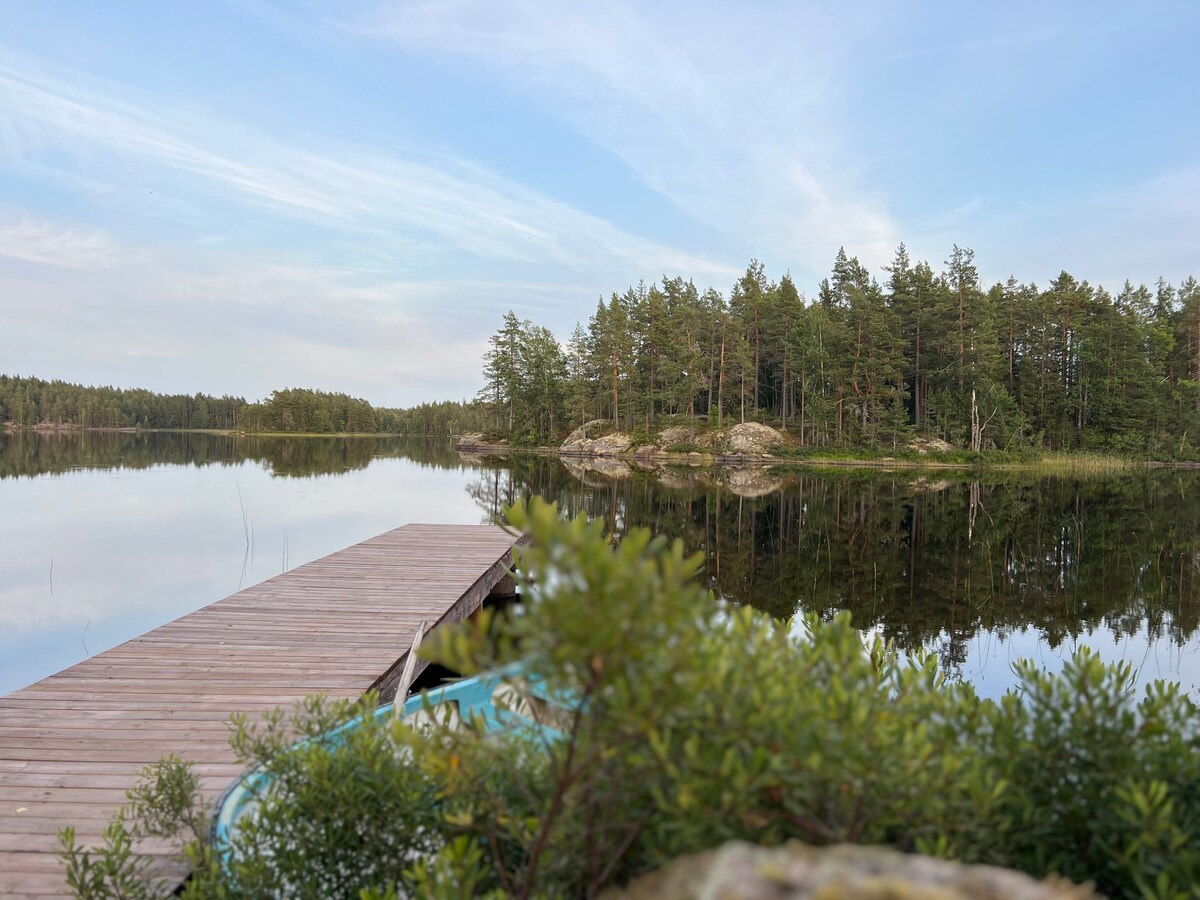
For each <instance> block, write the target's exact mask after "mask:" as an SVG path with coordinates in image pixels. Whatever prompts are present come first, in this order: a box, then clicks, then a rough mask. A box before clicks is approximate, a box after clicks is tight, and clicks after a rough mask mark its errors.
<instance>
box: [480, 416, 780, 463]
mask: <svg viewBox="0 0 1200 900" xmlns="http://www.w3.org/2000/svg"><path fill="white" fill-rule="evenodd" d="M786 445H787V438H786V436H785V435H784V434H783V433H782V432H780V431H778V430H777V429H775V428H772V427H770V426H769V425H761V424H759V423H758V422H742V423H739V424H737V425H734V426H732V427H730V428H723V429H708V428H701V427H699V426H695V425H673V426H671V427H669V428H664V429H663V430H662V431H660V432H658V434H657V435H656V436H655V438H654V440H653V441H652V442H649V443H641V444H639V443H638V442H637V440H636V438H635V437H634V436H633V435H631V434H629V433H627V432H623V431H614V430H612V423H611V422H609V421H608V420H607V419H596V420H594V421H591V422H587V423H585V424H584V425H582V426H581V427H579V428H576V429H575V430H574V431H572V432H571V433H570V434H569V435H567V439H566V440H565V441H563V442H562V444H561V445H560V446H558V447H552V448H543V452H549V453H555V454H557V455H558V456H561V457H564V458H565V459H571V458H575V459H590V460H620V459H630V460H636V461H639V462H652V461H662V462H670V463H672V464H675V465H680V464H683V465H696V466H708V465H714V464H716V463H732V464H740V465H748V464H753V463H761V462H766V463H769V462H771V461H773V460H775V459H776V457H775V455H774V453H773V451H777V450H779V449H781V448H783V447H785V446H786ZM456 446H457V448H458V449H459V450H463V451H469V452H478V451H488V450H493V451H494V450H507V449H510V447H509V445H508V442H507V441H488V440H486V439H485V438H484V436H483V435H482V434H464V435H462V436H461V437H460V438H459V439H458V441H457V443H456Z"/></svg>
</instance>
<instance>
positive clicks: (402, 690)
mask: <svg viewBox="0 0 1200 900" xmlns="http://www.w3.org/2000/svg"><path fill="white" fill-rule="evenodd" d="M424 636H425V620H424V619H422V620H421V624H420V625H418V626H417V634H416V637H414V638H413V642H412V648H411V649H410V650H409V651H408V658H407V659H406V660H404V671H403V672H402V673H400V683H399V684H398V685H396V700H395V703H394V705H393V706H392V712H394V713H395V714H396V715H398V716H402V715H404V701H405V700H407V699H408V689H409V688H410V687H412V682H413V670H414V669H415V668H416V667H417V650H418V649H419V648H420V646H421V638H423V637H424Z"/></svg>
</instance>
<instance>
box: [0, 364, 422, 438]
mask: <svg viewBox="0 0 1200 900" xmlns="http://www.w3.org/2000/svg"><path fill="white" fill-rule="evenodd" d="M413 412H414V411H411V410H395V409H385V408H379V409H377V408H375V407H372V406H371V404H370V403H368V402H367V401H366V400H362V399H359V398H357V397H351V396H350V395H348V394H341V393H330V392H326V391H313V390H305V389H301V388H287V389H284V390H280V391H272V392H271V396H270V397H268V398H267V399H266V400H263V401H262V402H261V403H247V402H246V400H244V399H243V398H241V397H212V396H209V395H208V394H195V395H192V396H189V395H186V394H156V393H154V392H153V391H147V390H143V389H141V388H133V389H128V390H123V389H121V388H113V387H85V386H83V385H78V384H68V383H67V382H65V381H43V380H42V379H40V378H21V377H15V376H9V375H0V422H8V423H11V424H13V425H15V426H19V427H37V426H43V427H70V428H102V429H107V428H165V429H204V428H213V429H229V430H236V431H246V432H264V431H266V432H282V433H294V434H344V433H359V434H380V433H393V434H395V433H400V432H401V431H404V430H406V429H404V428H402V427H401V426H402V424H403V423H405V422H409V421H412V415H413Z"/></svg>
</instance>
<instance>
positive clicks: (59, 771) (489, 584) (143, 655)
mask: <svg viewBox="0 0 1200 900" xmlns="http://www.w3.org/2000/svg"><path fill="white" fill-rule="evenodd" d="M515 540H516V539H515V538H514V537H513V536H512V535H510V534H509V533H507V532H506V531H504V530H503V529H501V528H498V527H494V526H489V525H466V526H457V525H406V526H404V527H403V528H397V529H396V530H395V531H389V532H387V533H386V534H381V535H379V536H378V537H375V538H372V539H370V540H368V541H364V542H363V543H361V544H356V545H355V546H353V547H350V548H348V549H346V550H342V551H340V552H338V553H334V554H332V555H331V556H326V557H324V558H322V559H318V560H315V561H314V562H311V563H308V564H307V565H303V566H300V567H298V568H296V569H293V570H292V571H290V572H287V573H285V574H283V575H279V576H277V577H275V578H272V579H270V580H269V581H265V582H263V583H262V584H259V585H256V586H255V587H252V588H249V589H247V590H244V591H241V592H240V593H237V594H234V595H233V596H231V597H227V598H225V599H224V600H220V601H218V602H216V603H213V604H212V605H210V606H206V607H204V608H203V609H200V610H197V611H196V612H194V613H191V614H190V615H186V616H183V617H182V618H180V619H176V620H175V621H174V622H171V623H169V624H167V625H164V626H162V627H161V628H156V629H155V630H154V631H151V632H149V633H148V634H145V635H143V636H141V637H139V638H135V639H134V640H131V641H129V642H127V643H125V644H122V645H120V646H119V647H115V648H114V649H112V650H109V651H107V652H105V653H101V654H98V655H97V656H94V657H92V658H90V659H88V660H85V661H84V662H81V663H79V664H78V665H76V666H72V667H71V668H69V669H66V670H64V671H62V672H59V673H58V674H57V675H52V676H50V677H49V678H46V679H44V680H42V681H39V682H37V683H36V684H33V685H30V686H29V687H27V688H24V689H23V690H19V691H16V692H15V693H12V694H9V695H7V696H5V697H2V698H0V897H46V896H64V895H66V894H67V893H68V890H67V884H66V880H65V878H64V876H63V866H62V862H61V860H60V859H59V858H58V857H57V856H56V851H57V849H58V838H57V832H58V830H59V829H60V828H63V827H64V826H67V825H73V826H75V828H76V830H77V834H78V837H79V839H80V841H81V842H82V843H85V844H93V843H97V842H98V840H99V837H100V834H101V831H102V830H103V828H104V826H105V824H106V823H107V822H108V820H109V818H110V817H111V815H112V813H113V811H114V810H115V809H116V808H117V807H119V806H120V805H121V804H122V803H123V802H124V801H125V791H126V790H127V789H128V788H129V787H131V786H132V785H133V784H134V783H135V782H136V781H137V773H138V771H139V770H140V769H141V768H142V767H143V766H145V765H147V764H150V763H154V762H157V761H158V760H159V759H160V758H161V757H162V756H164V755H165V754H168V753H175V754H176V755H178V756H180V757H181V758H183V759H188V760H192V761H193V762H195V763H196V773H197V774H198V775H199V776H200V779H201V785H202V789H203V790H204V791H205V793H206V795H207V796H210V797H214V798H215V797H216V796H217V795H218V794H219V793H220V792H221V791H222V790H223V789H224V788H225V787H226V786H227V785H228V784H229V783H230V782H231V781H232V780H233V778H234V777H236V776H237V775H238V774H240V767H239V766H238V765H237V763H236V762H235V761H234V758H233V754H232V751H231V750H230V749H229V743H228V737H229V729H228V726H227V722H228V719H229V715H230V713H232V712H235V711H239V712H247V713H250V714H252V715H253V714H255V713H261V712H263V711H265V710H268V709H271V708H273V707H275V706H285V707H289V706H291V705H292V704H293V703H294V702H295V701H297V700H299V699H301V698H303V697H304V696H306V695H309V694H314V693H318V692H324V693H325V694H327V695H329V696H331V697H345V698H357V697H359V696H360V695H361V694H362V693H363V692H364V691H366V690H367V689H369V688H372V687H375V688H378V689H380V690H382V691H383V692H384V693H385V694H386V693H387V691H388V688H389V687H390V689H391V690H392V691H393V692H394V691H395V682H396V680H398V676H399V673H400V669H401V666H402V665H403V662H404V657H405V655H406V652H407V650H408V648H409V647H410V646H411V645H412V640H413V637H414V635H415V633H416V629H417V627H418V624H419V623H420V621H421V620H422V619H425V620H427V621H428V622H429V625H430V627H431V628H432V627H434V626H435V625H437V624H442V623H445V622H453V621H460V620H462V619H463V618H465V617H466V616H468V615H470V614H471V613H472V612H474V610H475V609H477V608H478V607H479V605H480V604H481V603H482V602H483V600H484V598H485V597H487V595H488V594H489V593H490V592H491V591H492V589H493V588H494V587H495V586H496V585H497V584H499V583H500V582H501V580H502V579H503V578H504V577H505V574H506V571H507V569H508V567H509V566H510V564H511V550H512V545H513V544H514V542H515ZM163 864H164V865H165V866H167V867H168V869H169V867H170V865H171V864H170V863H167V862H166V861H165V860H164V863H163Z"/></svg>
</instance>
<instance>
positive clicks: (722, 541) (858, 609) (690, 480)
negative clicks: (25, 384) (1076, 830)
mask: <svg viewBox="0 0 1200 900" xmlns="http://www.w3.org/2000/svg"><path fill="white" fill-rule="evenodd" d="M390 458H404V459H406V460H409V461H411V462H413V463H416V464H418V465H420V466H424V467H431V468H438V469H464V470H467V471H468V472H469V474H468V475H467V476H466V478H467V490H468V492H469V493H470V495H471V496H472V497H473V498H474V499H475V501H476V503H477V504H478V505H479V506H480V507H481V508H482V509H483V510H484V511H485V513H487V514H489V515H493V516H499V515H500V514H501V510H502V509H503V506H504V505H505V504H509V503H512V502H513V501H514V500H516V499H517V498H518V497H527V496H529V495H531V494H541V495H543V496H545V497H548V498H553V499H556V500H557V501H558V502H559V504H560V507H561V508H562V510H563V511H564V512H566V513H568V514H571V515H574V514H576V513H579V512H583V513H585V514H587V515H588V516H589V517H591V518H598V519H602V520H604V521H605V522H606V523H607V524H608V527H609V529H610V530H611V531H613V532H614V533H616V534H623V533H624V532H625V531H626V530H627V529H628V528H629V527H630V526H633V525H643V524H644V525H648V526H650V527H651V528H652V529H653V530H654V531H656V532H658V533H661V534H666V535H670V536H678V537H681V538H683V540H684V542H685V544H686V545H687V546H688V547H689V548H690V549H694V550H700V551H702V552H703V553H704V555H705V559H706V573H707V577H708V578H709V580H710V582H711V585H712V587H713V589H714V590H715V591H716V592H717V593H718V594H720V595H722V596H724V597H728V598H731V599H734V600H737V601H741V602H748V603H752V604H754V605H755V606H757V607H760V608H762V609H764V610H766V611H768V612H770V613H772V614H774V615H776V616H781V617H782V616H788V615H791V614H793V613H795V612H797V611H816V612H818V613H820V614H822V615H826V616H828V615H832V614H833V612H834V611H836V610H841V609H848V610H850V611H851V612H852V614H853V616H854V618H855V621H856V622H857V623H858V624H859V626H860V627H862V628H864V629H866V628H873V629H877V630H878V631H879V632H880V633H881V634H883V635H884V636H886V637H888V638H891V639H892V640H895V641H896V642H897V643H898V644H899V645H900V646H901V647H903V648H905V649H912V648H916V647H930V648H936V649H937V651H938V653H939V654H940V655H941V656H942V658H943V660H944V661H945V662H946V663H947V665H949V666H951V667H955V666H957V665H960V664H961V663H962V662H963V661H964V660H965V659H966V656H967V651H968V645H969V643H970V642H971V641H972V639H973V638H975V637H976V635H978V634H980V633H982V632H987V633H990V634H994V635H1000V636H1003V635H1007V634H1011V633H1013V632H1015V631H1018V630H1021V629H1024V628H1034V629H1036V630H1037V631H1038V632H1039V633H1040V634H1042V635H1043V637H1044V640H1045V641H1046V643H1047V644H1048V645H1049V646H1051V647H1058V646H1060V645H1061V644H1063V643H1064V642H1066V641H1069V640H1071V639H1072V638H1074V637H1077V636H1079V635H1080V634H1081V633H1086V632H1088V631H1091V630H1093V629H1098V628H1103V629H1108V630H1110V631H1111V632H1112V633H1113V634H1114V635H1116V636H1118V637H1122V636H1132V635H1135V634H1139V633H1141V632H1143V631H1144V632H1145V633H1146V634H1147V635H1148V636H1149V638H1150V639H1151V640H1158V639H1165V640H1168V641H1170V642H1172V643H1175V644H1179V643H1182V642H1183V641H1185V640H1186V639H1187V638H1188V637H1190V636H1191V635H1193V634H1194V633H1195V632H1196V629H1197V627H1198V625H1200V472H1165V471H1159V472H1147V473H1144V474H1142V475H1137V476H1126V477H1120V478H1103V479H1092V480H1084V481H1080V480H1075V479H1068V478H1045V479H1039V478H1033V477H1023V476H1011V477H1004V478H993V479H989V480H985V481H982V482H978V481H970V480H967V479H966V478H965V477H963V476H960V475H940V474H939V475H937V476H932V475H921V474H915V473H909V474H881V473H876V472H869V471H864V470H853V471H847V472H839V473H835V474H829V475H825V474H822V475H811V474H807V475H806V474H798V473H791V474H779V473H774V474H773V473H769V472H764V471H762V470H747V471H738V470H728V469H720V470H686V469H685V470H678V469H670V470H663V471H659V472H650V471H645V470H642V469H639V468H637V467H627V466H623V465H622V466H609V467H606V468H604V469H597V468H595V467H590V466H589V465H588V464H586V463H583V462H578V461H577V462H573V463H570V464H564V463H562V462H560V461H559V460H558V459H555V458H551V457H541V456H533V455H513V456H512V457H511V458H507V459H504V458H498V457H488V456H481V457H477V458H472V457H465V456H462V455H459V454H457V453H455V452H454V450H453V449H452V447H451V444H450V442H449V441H448V440H444V439H424V438H407V439H406V438H378V437H369V438H368V437H363V438H287V437H258V436H234V435H225V434H206V433H175V432H159V433H146V432H142V433H114V432H82V433H80V432H73V433H69V434H38V433H33V432H17V433H13V434H7V435H5V434H0V478H12V477H19V476H34V475H42V474H46V473H63V472H68V471H70V470H72V469H77V468H121V469H142V468H147V467H149V466H155V465H164V464H166V465H191V466H209V465H239V464H242V463H245V462H247V461H250V462H254V463H256V464H258V465H262V466H263V467H264V468H266V469H267V470H268V471H270V472H272V473H274V474H275V475H279V476H284V477H307V476H313V475H320V474H337V473H344V472H349V471H355V470H359V469H363V468H365V467H366V466H368V465H370V464H371V462H372V461H374V460H381V459H390Z"/></svg>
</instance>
